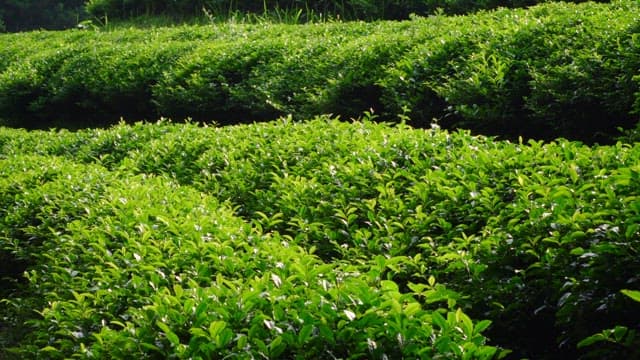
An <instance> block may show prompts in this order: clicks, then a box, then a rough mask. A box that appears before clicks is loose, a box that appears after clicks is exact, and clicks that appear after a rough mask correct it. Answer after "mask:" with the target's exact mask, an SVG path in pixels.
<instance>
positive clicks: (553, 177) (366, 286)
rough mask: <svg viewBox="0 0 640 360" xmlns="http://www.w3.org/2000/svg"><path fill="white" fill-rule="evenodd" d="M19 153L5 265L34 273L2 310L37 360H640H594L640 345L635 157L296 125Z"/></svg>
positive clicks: (572, 147)
mask: <svg viewBox="0 0 640 360" xmlns="http://www.w3.org/2000/svg"><path fill="white" fill-rule="evenodd" d="M67 150H68V151H67ZM0 154H1V156H0V157H1V158H2V160H1V161H2V162H3V167H2V169H6V170H4V172H3V182H2V183H1V184H2V187H3V190H2V191H0V193H2V194H6V195H3V197H2V198H1V199H0V200H1V201H3V206H2V209H7V210H5V212H4V213H3V214H2V215H3V216H2V217H3V219H4V220H3V222H2V238H1V239H3V240H2V241H3V249H4V252H3V256H4V257H5V259H9V260H11V261H15V262H16V263H20V264H21V266H22V267H23V268H25V269H26V270H27V272H26V274H27V278H26V280H20V276H19V274H8V275H9V280H10V282H9V283H11V284H13V285H12V286H13V288H14V289H15V290H12V292H9V293H6V294H7V295H4V296H8V297H7V299H6V301H5V302H6V303H7V304H9V305H11V306H8V307H7V308H6V309H5V310H4V311H5V313H7V314H8V315H4V316H5V318H8V319H12V320H11V321H10V322H9V323H10V324H13V325H11V326H12V327H15V328H16V329H18V330H15V331H14V332H13V333H15V334H19V335H16V339H14V340H12V343H11V345H12V346H14V345H18V350H17V351H18V352H17V354H21V355H25V354H33V353H34V352H37V351H49V353H48V354H51V356H52V357H56V356H60V357H65V356H66V357H68V356H72V354H78V355H80V354H81V353H82V354H85V355H83V356H86V357H91V356H94V357H104V356H107V355H106V354H112V353H114V354H121V355H123V356H124V352H126V353H134V354H138V355H139V356H142V354H147V355H148V356H159V357H166V356H169V355H170V354H174V355H175V356H184V357H189V356H192V357H196V356H202V357H204V358H206V357H222V356H225V355H231V356H244V355H241V354H244V353H245V352H246V351H248V352H249V353H251V354H254V356H259V354H264V355H265V356H267V357H285V358H289V357H291V358H293V357H296V356H301V357H305V358H309V357H312V358H313V357H326V356H331V355H330V354H333V355H334V356H336V357H338V358H347V357H349V356H353V357H357V358H359V357H374V358H377V357H378V356H382V354H383V353H384V354H386V355H387V356H389V357H390V358H391V357H399V356H403V355H404V356H408V357H421V356H423V357H428V356H435V354H440V355H442V354H445V353H447V352H450V351H455V350H452V349H453V348H450V347H447V346H448V345H445V344H450V345H451V346H454V345H453V344H462V343H461V342H464V344H462V346H463V347H462V348H463V349H467V350H468V351H469V355H467V356H470V357H472V358H473V357H474V356H475V357H479V358H481V357H482V356H484V355H480V354H481V353H482V354H485V352H486V354H487V357H490V355H492V354H493V355H495V356H499V355H500V354H501V353H502V351H501V350H497V349H496V348H486V349H485V348H484V346H485V342H486V341H487V339H485V338H484V336H487V337H488V339H489V342H488V343H489V344H492V345H494V346H499V347H500V348H507V349H511V350H512V351H513V354H514V356H516V357H529V358H543V359H545V358H546V359H552V358H557V356H562V357H565V358H579V357H583V358H590V357H591V358H611V359H613V358H625V357H629V356H633V354H634V353H633V351H634V348H635V347H637V339H636V340H634V339H631V340H629V341H630V343H629V346H628V347H624V346H617V347H615V346H607V345H606V343H603V342H600V343H593V344H591V345H590V346H584V344H585V342H584V341H583V340H584V339H587V338H589V337H591V336H594V334H597V333H601V334H607V333H606V331H605V330H604V329H609V328H611V329H613V328H615V327H616V326H617V327H619V328H622V327H624V328H626V329H629V330H632V331H637V329H638V323H637V319H638V318H640V317H639V313H638V311H640V309H638V307H637V306H635V305H636V304H634V303H633V302H632V300H631V299H629V298H628V297H626V296H624V295H623V294H621V293H620V290H621V289H635V288H637V287H638V281H639V279H638V276H637V274H638V272H639V270H640V265H639V263H638V261H637V256H636V253H635V249H637V246H638V229H639V227H638V225H637V224H638V222H639V221H638V217H639V216H640V215H639V213H638V209H640V208H639V207H638V203H637V199H636V198H637V196H636V192H637V189H638V185H639V184H637V180H638V179H639V178H640V177H638V172H639V170H638V166H637V163H638V158H639V157H640V149H639V148H638V146H636V145H633V146H632V145H628V144H625V143H622V142H619V143H617V144H615V145H611V146H593V147H588V146H585V145H582V144H580V143H575V142H569V141H565V140H560V141H556V142H551V143H546V144H544V143H542V142H535V141H529V142H526V143H524V142H507V141H496V140H493V139H491V138H486V137H478V136H471V135H470V134H469V133H468V132H455V133H449V132H446V131H443V130H438V129H431V130H415V129H411V128H408V127H406V126H404V125H396V126H391V125H385V124H373V123H371V122H370V121H365V122H354V123H345V122H340V121H338V120H336V119H329V118H318V119H315V120H312V121H309V122H305V123H297V122H293V121H292V119H291V118H288V119H287V118H285V119H282V120H280V121H278V122H272V123H261V124H253V125H242V126H231V127H220V128H217V127H200V126H197V125H196V124H182V125H177V124H172V123H169V122H166V121H164V122H159V123H157V124H153V125H145V124H135V125H126V124H120V125H118V126H116V127H113V128H111V129H106V130H82V131H78V132H68V131H50V132H42V131H38V132H27V131H24V130H15V129H8V128H2V129H0ZM110 154H113V155H110ZM56 156H57V157H56ZM49 159H52V160H49ZM27 164H28V165H27ZM49 164H51V165H49ZM14 173H20V174H23V175H20V176H16V175H14ZM63 174H68V175H66V176H64V175H63ZM94 174H95V175H94ZM98 174H100V175H98ZM25 189H29V190H28V191H25ZM88 193H91V195H90V196H89V194H88ZM30 219H40V220H37V221H36V222H33V221H32V220H30ZM31 238H37V239H38V241H32V240H30V239H31ZM53 254H69V255H66V256H52V255H53ZM74 271H75V273H74ZM71 274H75V275H73V276H72V275H71ZM56 279H63V280H60V281H58V280H56ZM436 280H437V283H436ZM108 289H111V290H108ZM38 291H40V292H38ZM36 293H37V294H38V296H30V295H29V294H36ZM18 295H19V296H18ZM394 299H395V300H394ZM309 301H311V303H312V304H313V305H310V304H309V303H308V302H309ZM395 301H397V302H398V304H399V306H400V307H398V305H394V304H395ZM22 304H28V306H27V307H31V308H34V309H38V311H39V312H40V315H36V314H35V313H33V312H28V314H25V313H24V312H20V311H19V310H18V309H23V310H22V311H24V309H25V307H24V306H21V305H22ZM202 304H205V305H202ZM440 307H442V308H445V309H449V310H448V311H449V314H451V315H448V316H449V317H447V316H445V315H444V313H445V312H446V311H447V310H436V309H438V308H440ZM458 307H459V308H460V309H461V311H462V312H464V313H465V314H469V316H470V317H471V319H489V320H490V321H492V325H491V327H488V328H485V327H486V326H487V325H488V323H487V322H484V321H477V320H471V324H472V326H474V327H477V328H479V329H480V330H483V331H480V330H478V331H480V332H481V333H482V334H484V336H483V337H478V338H476V337H474V336H471V337H469V336H468V334H469V331H470V330H468V329H467V330H464V329H465V327H468V326H471V325H464V326H462V325H460V323H459V321H462V322H465V321H467V320H464V319H465V317H464V316H463V315H461V314H458V315H456V312H457V309H458ZM198 309H200V310H198ZM414 311H415V312H414ZM436 314H443V316H442V317H443V319H444V320H445V322H443V319H441V317H440V316H439V315H436ZM27 319H28V320H29V324H31V325H30V327H23V326H21V321H24V320H27ZM385 323H386V325H384V324H385ZM54 324H58V325H55V326H56V329H57V330H59V331H58V332H57V333H56V334H58V335H54V337H53V338H52V337H51V335H50V334H51V332H48V331H46V330H45V329H47V328H48V327H51V326H54ZM446 324H450V325H451V326H453V328H455V327H456V326H458V327H459V328H460V329H459V330H455V331H453V332H449V331H448V330H445V328H446V327H447V326H450V325H446ZM452 324H457V325H452ZM306 325H311V326H306ZM453 328H451V329H453ZM362 329H367V330H366V331H365V332H363V331H362ZM392 329H393V330H392ZM436 329H440V330H436ZM398 334H401V335H398ZM429 334H436V335H435V336H436V337H435V338H433V337H430V336H431V335H429ZM462 334H467V337H465V336H464V335H462ZM514 334H517V335H518V336H514ZM439 336H444V338H442V339H443V340H438V339H441V338H440V337H439ZM450 336H453V338H451V337H450ZM428 338H429V339H431V340H429V339H428ZM399 339H400V340H399ZM409 339H411V340H409ZM473 339H475V340H473ZM469 341H470V342H469ZM578 343H582V344H583V346H582V347H581V348H577V345H578ZM29 345H33V346H29ZM478 347H479V348H478ZM455 348H456V349H457V348H458V347H457V346H455ZM43 349H46V350H43ZM419 349H424V350H425V351H427V353H425V354H423V353H419V352H418V351H420V350H419ZM474 349H475V350H474ZM83 351H84V353H83ZM119 351H122V353H119ZM476 351H477V352H476ZM471 354H476V355H471ZM138 355H136V356H138ZM247 356H249V355H247ZM462 356H463V355H462V354H459V353H458V354H457V355H456V354H453V353H452V354H450V355H446V356H445V357H454V358H456V357H462Z"/></svg>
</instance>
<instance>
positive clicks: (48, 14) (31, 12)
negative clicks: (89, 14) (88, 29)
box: [0, 0, 86, 32]
mask: <svg viewBox="0 0 640 360" xmlns="http://www.w3.org/2000/svg"><path fill="white" fill-rule="evenodd" d="M85 17H86V11H85V0H0V30H6V31H11V32H14V31H27V30H34V29H49V30H57V29H65V28H69V27H73V26H75V25H76V24H78V22H79V21H80V20H82V19H84V18H85Z"/></svg>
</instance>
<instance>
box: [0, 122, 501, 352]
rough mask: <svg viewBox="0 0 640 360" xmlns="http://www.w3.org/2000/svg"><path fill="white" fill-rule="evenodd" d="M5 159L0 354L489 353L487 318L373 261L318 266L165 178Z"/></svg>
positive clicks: (37, 159)
mask: <svg viewBox="0 0 640 360" xmlns="http://www.w3.org/2000/svg"><path fill="white" fill-rule="evenodd" d="M13 135H17V134H15V133H14V134H13ZM51 135H52V136H55V135H53V134H51ZM49 140H53V139H49ZM6 150H7V147H6V144H5V147H4V151H3V153H2V158H1V159H0V169H1V170H0V194H2V196H1V197H0V202H1V206H0V209H2V210H0V255H1V258H2V260H3V267H2V273H1V274H0V277H1V278H2V281H3V286H2V290H1V293H0V294H1V295H2V300H1V301H2V303H3V307H2V310H0V316H2V319H3V325H2V327H1V328H0V339H1V340H0V345H1V346H2V348H3V358H9V359H12V358H16V359H24V358H47V359H63V358H72V357H80V358H88V359H92V358H99V359H111V358H162V359H166V358H203V359H210V358H225V357H227V358H228V357H233V358H242V359H245V358H246V359H253V358H270V359H281V358H290V359H294V358H305V359H309V358H326V357H336V358H344V359H346V358H352V359H356V358H358V359H360V358H382V357H388V358H401V357H410V358H434V357H438V356H441V357H445V358H460V359H489V358H493V357H495V356H496V355H497V354H498V353H499V351H498V349H497V348H495V347H491V346H487V345H485V342H486V339H485V337H484V336H483V335H482V332H483V331H485V330H486V328H487V327H488V326H489V325H490V322H489V321H480V322H473V321H472V320H471V319H470V318H469V317H468V316H467V315H465V314H464V313H463V311H462V310H461V309H459V308H457V307H455V306H456V305H455V298H456V297H457V295H456V294H455V293H454V292H451V291H447V290H446V289H445V288H444V287H443V286H442V285H439V284H435V282H433V281H431V282H430V283H428V284H427V285H426V286H427V287H428V290H427V291H424V290H421V292H419V293H417V292H411V291H406V290H405V289H400V288H399V287H398V285H397V284H396V283H395V282H394V281H392V280H389V278H390V277H385V276H382V275H381V274H380V272H379V269H378V266H377V265H376V264H374V263H373V262H372V263H370V264H366V263H349V262H346V261H333V262H324V261H323V260H322V259H321V258H319V257H318V256H317V255H315V254H314V250H313V248H312V247H303V246H302V245H301V244H297V243H295V242H292V241H290V239H289V238H288V237H286V236H283V235H280V234H278V233H271V232H269V233H267V232H262V231H261V230H260V229H259V228H258V227H252V226H251V224H250V223H248V222H246V221H244V220H242V219H241V218H239V217H237V216H235V215H234V214H233V209H232V207H231V206H229V204H228V203H225V202H221V201H219V200H217V199H216V198H214V197H213V196H211V195H209V194H206V193H203V192H200V191H198V190H196V189H194V188H192V187H189V186H181V185H178V184H177V183H176V182H175V181H173V180H171V179H169V178H167V177H164V176H152V175H146V174H141V175H133V174H132V172H131V171H128V170H126V169H123V170H122V172H119V171H109V170H107V169H105V168H104V167H102V166H100V165H97V164H80V163H76V162H72V161H70V160H68V159H64V158H61V157H56V156H52V155H48V156H47V155H22V154H16V153H13V152H10V151H6ZM5 264H6V265H7V266H4V265H5ZM17 267H20V268H22V269H23V270H24V276H22V274H20V272H17V271H15V270H16V268H17ZM425 296H426V301H425ZM447 300H448V301H447Z"/></svg>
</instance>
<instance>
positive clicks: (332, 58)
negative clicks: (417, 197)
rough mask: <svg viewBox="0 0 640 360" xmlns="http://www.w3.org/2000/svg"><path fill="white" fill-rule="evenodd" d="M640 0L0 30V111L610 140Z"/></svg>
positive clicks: (36, 123)
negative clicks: (434, 125)
mask: <svg viewBox="0 0 640 360" xmlns="http://www.w3.org/2000/svg"><path fill="white" fill-rule="evenodd" d="M639 15H640V7H639V5H638V3H637V2H636V1H631V0H619V1H613V2H611V3H609V4H595V3H584V4H565V3H552V4H543V5H538V6H534V7H531V8H529V9H517V10H506V9H502V10H498V11H492V12H481V13H478V14H474V15H469V16H456V17H446V16H441V15H439V16H430V17H426V18H420V17H416V18H414V19H413V20H410V21H401V22H391V21H386V22H385V21H381V22H374V23H363V22H345V23H341V22H333V23H321V24H307V25H274V24H257V25H243V24H233V23H227V24H223V25H211V26H177V27H171V28H159V29H145V30H141V29H117V30H113V31H77V30H76V31H62V32H32V33H23V34H6V35H0V121H2V122H3V123H4V124H10V125H12V126H18V127H30V128H47V127H50V126H57V127H67V128H69V127H72V128H82V127H88V126H95V125H105V124H113V123H116V122H118V121H119V119H120V118H121V117H124V118H125V119H126V120H130V121H136V120H142V119H147V120H151V121H155V120H156V119H158V118H160V117H161V116H165V117H168V118H172V119H174V120H177V121H178V120H182V119H184V118H187V117H190V118H192V119H194V120H197V121H204V122H212V121H216V122H218V123H220V124H234V123H239V122H252V121H262V120H272V119H275V118H277V117H279V116H287V115H289V114H291V115H293V116H294V118H295V119H307V118H311V117H313V116H316V115H319V114H334V115H340V116H341V117H342V118H343V119H349V118H350V117H358V116H360V115H361V114H362V112H363V111H373V112H375V113H376V114H377V115H380V116H381V118H382V119H384V120H388V121H396V119H397V118H398V115H407V116H409V118H410V119H411V121H410V123H411V124H412V125H414V126H418V127H429V125H430V124H431V122H432V121H433V120H434V119H437V120H438V121H439V123H440V125H441V126H443V127H445V128H465V129H472V130H473V131H475V132H482V133H485V134H494V135H501V136H504V137H508V138H511V139H517V137H518V136H519V135H524V136H531V137H537V138H547V139H550V138H555V137H568V138H573V139H581V140H583V141H590V142H591V141H601V142H602V141H611V137H610V136H611V135H612V134H613V135H618V131H617V130H616V129H617V127H619V126H621V127H631V126H633V124H635V123H636V122H637V119H638V118H637V114H638V110H639V105H638V104H639V103H638V100H637V98H638V92H639V90H638V68H640V60H638V59H640V56H638V54H639V51H640V50H639V49H640V46H638V37H637V36H636V35H637V32H638V23H639V21H638V19H639Z"/></svg>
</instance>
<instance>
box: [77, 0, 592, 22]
mask: <svg viewBox="0 0 640 360" xmlns="http://www.w3.org/2000/svg"><path fill="white" fill-rule="evenodd" d="M541 2H545V1H540V0H484V1H468V0H427V1H425V0H422V1H419V0H405V1H398V0H395V1H381V0H366V1H354V0H347V1H335V0H333V1H331V0H322V1H299V0H295V1H292V0H286V1H284V0H278V1H269V2H259V1H220V0H215V1H214V0H173V1H167V0H152V1H145V2H131V1H123V0H89V1H88V2H87V6H86V8H87V11H88V12H89V13H90V14H92V15H93V16H95V17H108V18H109V17H110V18H129V17H135V16H140V15H153V14H167V15H170V16H174V17H178V18H180V17H189V16H196V15H200V14H201V12H202V9H203V8H204V9H207V10H208V12H210V13H211V14H213V15H216V16H220V15H222V16H231V15H233V14H237V13H258V14H269V13H276V14H280V13H292V12H295V11H299V12H300V15H299V16H301V17H303V18H311V19H313V18H315V17H317V16H326V17H336V18H341V19H347V20H358V19H360V20H376V19H395V20H398V19H406V18H407V17H408V16H409V15H410V14H420V15H429V14H432V13H434V12H436V11H442V12H445V13H447V14H462V13H469V12H473V11H477V10H479V9H493V8H497V7H525V6H531V5H534V4H537V3H541ZM573 2H581V0H574V1H573Z"/></svg>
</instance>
